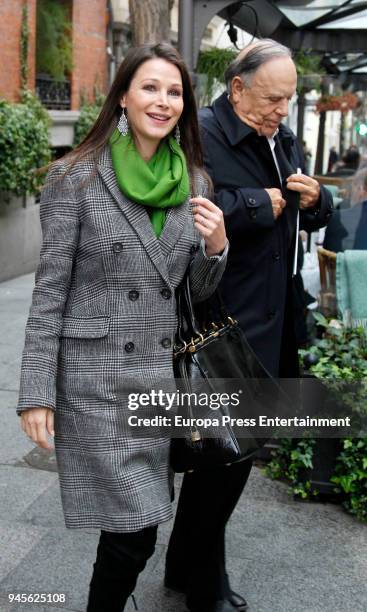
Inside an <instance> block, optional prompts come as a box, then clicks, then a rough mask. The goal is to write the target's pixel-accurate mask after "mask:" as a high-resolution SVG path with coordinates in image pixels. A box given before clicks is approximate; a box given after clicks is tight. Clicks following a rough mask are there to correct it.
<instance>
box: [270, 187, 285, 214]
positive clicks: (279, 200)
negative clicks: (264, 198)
mask: <svg viewBox="0 0 367 612" xmlns="http://www.w3.org/2000/svg"><path fill="white" fill-rule="evenodd" d="M265 191H266V192H267V193H268V195H269V197H270V200H271V206H272V208H273V215H274V219H275V220H277V219H278V217H280V215H281V214H282V212H283V208H284V207H285V206H286V204H287V202H286V201H285V200H284V198H283V195H282V192H281V191H280V189H277V188H276V187H270V188H269V189H265Z"/></svg>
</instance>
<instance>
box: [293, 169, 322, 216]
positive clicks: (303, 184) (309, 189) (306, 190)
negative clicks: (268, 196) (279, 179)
mask: <svg viewBox="0 0 367 612" xmlns="http://www.w3.org/2000/svg"><path fill="white" fill-rule="evenodd" d="M287 188H288V189H290V190H291V191H298V193H299V194H300V200H299V207H300V208H302V210H305V209H307V208H312V207H313V206H315V204H316V203H317V201H318V199H319V197H320V185H319V184H318V182H317V181H316V180H315V179H314V178H311V177H310V176H306V174H291V175H290V176H288V178H287Z"/></svg>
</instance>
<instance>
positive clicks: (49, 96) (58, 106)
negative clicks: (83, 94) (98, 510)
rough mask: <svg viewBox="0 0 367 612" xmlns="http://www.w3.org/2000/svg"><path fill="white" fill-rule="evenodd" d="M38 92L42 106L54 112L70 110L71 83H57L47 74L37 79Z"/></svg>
mask: <svg viewBox="0 0 367 612" xmlns="http://www.w3.org/2000/svg"><path fill="white" fill-rule="evenodd" d="M36 92H37V95H38V97H39V98H40V100H41V102H42V104H44V105H45V106H46V108H49V109H52V110H70V108H71V87H70V81H69V80H67V79H65V81H56V80H55V79H53V78H52V77H50V76H48V75H45V74H38V75H37V77H36Z"/></svg>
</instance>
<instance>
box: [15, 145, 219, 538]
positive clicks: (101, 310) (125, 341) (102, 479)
mask: <svg viewBox="0 0 367 612" xmlns="http://www.w3.org/2000/svg"><path fill="white" fill-rule="evenodd" d="M64 173H65V167H64V166H63V164H62V162H59V163H57V164H56V165H54V166H53V168H52V170H51V171H50V174H49V176H48V178H47V181H46V185H45V188H44V190H43V194H42V199H41V206H40V215H41V224H42V232H43V245H42V249H41V257H40V264H39V267H38V270H37V272H36V284H35V289H34V292H33V300H32V305H31V310H30V315H29V319H28V322H27V327H26V340H25V348H24V352H23V360H22V373H21V386H20V396H19V404H18V414H20V413H21V411H22V410H25V409H27V408H31V407H39V406H44V407H51V408H53V409H54V410H55V434H56V435H55V447H56V455H57V462H58V467H59V477H60V486H61V498H62V503H63V510H64V516H65V522H66V526H67V527H69V528H89V527H94V528H99V529H104V530H107V531H121V532H124V531H137V530H139V529H142V528H144V527H147V526H150V525H156V524H158V523H160V522H162V521H166V520H168V519H170V518H171V516H172V510H171V501H170V471H169V462H168V455H169V438H168V435H167V436H165V435H163V434H162V437H154V438H153V437H147V436H145V437H136V436H131V435H128V434H127V432H126V429H125V425H124V424H125V422H126V411H127V410H128V407H127V404H126V394H127V392H128V391H132V390H133V391H139V390H146V389H147V388H149V386H150V385H154V383H155V382H156V381H157V380H160V379H166V380H167V379H170V380H173V370H172V345H173V341H174V337H175V333H176V327H177V318H176V304H175V295H174V292H175V289H176V287H177V286H178V284H179V283H180V281H181V279H182V277H183V275H184V272H185V270H186V268H187V266H188V265H189V262H190V260H192V263H191V266H190V271H191V272H190V275H191V280H192V287H193V293H194V297H195V298H196V299H197V300H200V299H204V298H205V297H207V296H209V295H210V294H211V293H212V291H213V290H214V289H215V287H216V285H217V284H218V282H219V280H220V278H221V275H222V272H223V270H224V266H225V262H226V251H227V249H226V251H225V252H224V253H223V255H221V256H220V257H211V258H207V257H206V255H205V252H204V248H203V245H201V246H200V236H199V234H198V232H197V230H196V228H195V226H194V223H193V217H192V214H191V211H190V205H189V201H188V200H187V201H186V202H184V203H183V204H182V205H180V206H179V207H176V208H172V209H170V210H169V212H168V214H167V218H166V223H165V226H164V229H163V231H162V233H161V235H160V237H159V238H156V236H155V234H154V232H153V229H152V225H151V222H150V219H149V216H148V213H147V211H146V209H145V208H144V207H143V206H141V205H138V204H136V203H134V202H131V201H129V200H128V199H127V198H126V197H125V196H124V195H123V194H122V193H121V192H120V190H119V188H118V186H117V182H116V178H115V173H114V170H113V166H112V161H111V156H110V151H109V148H108V147H106V148H105V149H104V151H103V153H102V155H101V157H100V160H99V164H98V172H97V171H95V170H93V164H92V163H89V162H78V163H77V164H76V165H75V166H74V168H73V169H72V170H71V172H70V173H69V174H67V175H66V176H65V175H64ZM88 177H89V178H88ZM86 178H88V180H85V179H86ZM200 180H201V184H202V187H203V188H204V181H203V179H202V178H201V179H200ZM123 416H125V420H124V419H123V418H122V417H123Z"/></svg>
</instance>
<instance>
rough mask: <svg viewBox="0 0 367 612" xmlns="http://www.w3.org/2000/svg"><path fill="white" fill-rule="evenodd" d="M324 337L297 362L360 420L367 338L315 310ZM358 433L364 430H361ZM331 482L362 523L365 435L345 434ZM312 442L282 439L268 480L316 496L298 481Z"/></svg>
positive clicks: (366, 483)
mask: <svg viewBox="0 0 367 612" xmlns="http://www.w3.org/2000/svg"><path fill="white" fill-rule="evenodd" d="M315 318H316V320H317V323H318V325H319V326H321V327H323V328H324V334H323V337H322V338H321V339H320V340H316V342H315V344H314V345H313V346H311V347H310V348H309V349H307V350H301V351H300V359H301V366H305V365H307V367H308V371H309V372H310V373H311V374H312V375H314V376H315V377H316V378H319V379H321V380H323V381H324V384H325V386H326V387H327V389H328V391H329V394H334V395H335V394H336V395H337V394H338V393H339V394H342V396H343V403H344V405H345V406H346V407H348V408H349V409H350V410H351V411H352V414H354V415H355V416H356V417H360V418H361V419H362V420H361V421H360V422H361V423H364V422H365V418H366V405H367V399H366V398H367V341H366V333H365V330H364V329H363V328H348V327H344V326H343V324H342V323H341V322H340V321H336V320H333V321H330V322H328V321H327V320H326V319H325V317H323V316H322V315H321V314H320V313H315ZM362 431H365V430H364V429H362ZM342 444H343V450H342V451H341V453H340V454H339V456H338V457H337V460H336V467H335V473H334V475H333V476H332V477H331V479H330V482H332V483H334V484H335V485H336V487H335V492H336V493H340V494H342V495H343V502H342V503H343V506H344V508H346V510H347V511H348V512H350V513H351V514H354V515H355V516H356V517H357V518H358V519H359V520H361V521H365V522H367V438H345V439H343V440H342ZM314 446H315V440H314V439H312V438H308V439H304V440H296V439H295V440H292V439H282V440H280V446H279V447H278V449H277V450H275V451H273V453H272V455H273V458H272V460H271V461H270V463H269V464H268V466H267V467H266V473H267V475H268V476H270V478H273V479H274V478H285V479H287V480H288V481H289V482H290V485H291V488H292V491H293V494H294V495H296V496H298V497H301V498H302V499H308V498H309V497H311V495H316V496H317V491H313V490H312V488H311V487H310V482H309V481H307V482H302V479H301V478H300V474H301V470H303V469H304V468H306V469H307V468H312V467H313V451H314Z"/></svg>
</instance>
